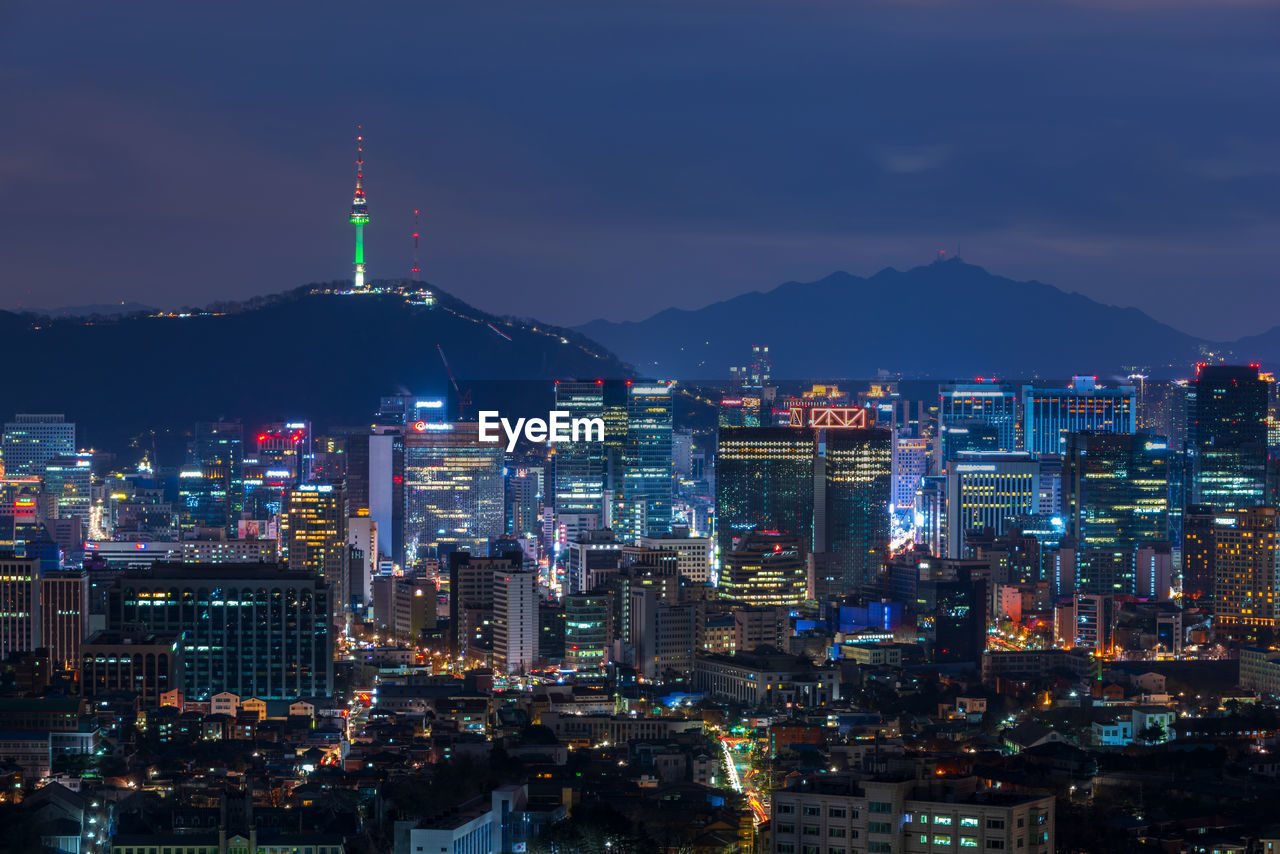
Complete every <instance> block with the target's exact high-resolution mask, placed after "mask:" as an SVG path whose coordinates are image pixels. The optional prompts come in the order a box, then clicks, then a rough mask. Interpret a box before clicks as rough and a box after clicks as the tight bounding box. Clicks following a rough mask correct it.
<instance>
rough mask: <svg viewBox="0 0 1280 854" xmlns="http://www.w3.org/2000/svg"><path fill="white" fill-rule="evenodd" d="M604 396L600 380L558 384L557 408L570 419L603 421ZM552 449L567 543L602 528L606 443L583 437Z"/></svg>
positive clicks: (557, 498) (558, 504)
mask: <svg viewBox="0 0 1280 854" xmlns="http://www.w3.org/2000/svg"><path fill="white" fill-rule="evenodd" d="M604 394H605V388H604V382H603V381H601V380H596V381H594V382H557V383H556V386H555V397H556V409H557V410H563V411H565V412H567V413H568V414H569V417H570V418H603V417H604V408H605V401H604ZM607 426H608V425H606V428H607ZM615 433H616V428H615ZM608 435H609V434H608V431H607V429H606V438H608ZM554 450H555V458H554V462H555V492H556V494H555V509H556V523H557V524H558V525H559V526H560V527H561V528H562V529H563V532H564V536H565V539H566V541H572V540H574V539H576V538H577V536H578V534H580V533H581V532H582V531H586V530H594V529H597V528H600V527H603V525H604V516H605V513H604V493H605V463H606V459H605V457H606V454H605V444H604V443H603V442H590V441H586V440H585V437H584V440H583V441H581V442H561V443H559V444H557V445H555V446H554Z"/></svg>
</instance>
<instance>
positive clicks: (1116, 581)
mask: <svg viewBox="0 0 1280 854" xmlns="http://www.w3.org/2000/svg"><path fill="white" fill-rule="evenodd" d="M1062 472H1063V477H1062V480H1063V504H1064V505H1065V507H1064V515H1065V517H1066V522H1067V531H1068V533H1069V534H1070V535H1071V536H1072V537H1073V538H1075V543H1076V549H1077V554H1078V557H1077V566H1076V584H1077V588H1078V589H1079V590H1080V591H1081V592H1084V593H1098V594H1116V593H1123V594H1129V595H1140V594H1141V592H1142V591H1141V590H1140V585H1139V583H1138V571H1137V564H1136V560H1137V552H1138V547H1139V546H1141V545H1143V544H1150V543H1156V542H1166V541H1168V539H1169V446H1168V443H1167V442H1166V441H1165V440H1164V439H1162V438H1159V437H1153V436H1148V435H1146V434H1144V433H1072V434H1070V435H1068V437H1067V445H1066V455H1065V456H1064V457H1063V461H1062Z"/></svg>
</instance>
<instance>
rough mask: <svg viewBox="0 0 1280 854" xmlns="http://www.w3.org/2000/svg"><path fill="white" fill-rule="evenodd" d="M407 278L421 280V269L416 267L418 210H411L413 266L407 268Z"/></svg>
mask: <svg viewBox="0 0 1280 854" xmlns="http://www.w3.org/2000/svg"><path fill="white" fill-rule="evenodd" d="M409 278H410V279H412V280H413V281H415V282H416V281H418V280H419V279H421V278H422V268H421V267H419V266H418V209H417V208H414V209H413V266H412V267H410V268H409Z"/></svg>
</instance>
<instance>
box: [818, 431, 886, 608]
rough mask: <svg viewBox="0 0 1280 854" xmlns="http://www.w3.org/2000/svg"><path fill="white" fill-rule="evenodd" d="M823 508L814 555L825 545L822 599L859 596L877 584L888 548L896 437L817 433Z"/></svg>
mask: <svg viewBox="0 0 1280 854" xmlns="http://www.w3.org/2000/svg"><path fill="white" fill-rule="evenodd" d="M817 441H818V460H817V462H816V463H815V465H816V466H817V467H818V468H820V469H821V474H820V480H819V479H818V478H815V483H816V486H817V489H818V495H817V496H816V497H815V501H814V506H815V508H816V509H819V512H818V513H817V514H816V515H815V520H814V543H815V545H814V550H815V551H817V548H818V544H819V543H820V544H821V546H822V560H821V571H820V572H819V573H818V575H819V579H818V582H819V583H818V590H817V595H818V596H827V595H844V594H847V593H853V592H857V591H859V590H860V589H862V587H863V586H864V585H866V584H868V583H871V582H873V581H875V579H876V578H877V577H878V576H879V574H880V571H881V569H882V567H883V565H884V561H885V558H886V557H887V553H888V549H889V502H890V489H891V482H892V453H891V442H892V437H891V434H890V432H889V431H888V430H882V429H876V428H870V429H858V428H850V429H843V428H826V429H823V430H822V431H820V432H819V433H818V437H817Z"/></svg>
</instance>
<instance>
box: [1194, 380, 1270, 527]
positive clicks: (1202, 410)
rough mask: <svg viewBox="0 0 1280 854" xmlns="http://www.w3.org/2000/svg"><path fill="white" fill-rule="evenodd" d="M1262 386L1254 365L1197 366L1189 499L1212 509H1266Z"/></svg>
mask: <svg viewBox="0 0 1280 854" xmlns="http://www.w3.org/2000/svg"><path fill="white" fill-rule="evenodd" d="M1267 394H1268V389H1267V383H1266V382H1265V381H1264V380H1262V379H1261V378H1260V377H1259V376H1258V367H1257V365H1249V366H1231V365H1202V366H1200V367H1199V369H1198V370H1197V372H1196V380H1195V384H1194V400H1193V403H1192V410H1191V412H1192V417H1191V418H1190V423H1189V424H1188V425H1187V434H1188V435H1187V444H1188V449H1189V454H1190V460H1189V462H1190V464H1191V467H1192V471H1193V476H1192V496H1191V500H1192V502H1193V503H1196V504H1204V505H1208V506H1210V507H1212V508H1214V509H1216V510H1235V509H1239V508H1245V507H1257V506H1260V505H1263V504H1266V503H1267V502H1266V498H1267Z"/></svg>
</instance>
